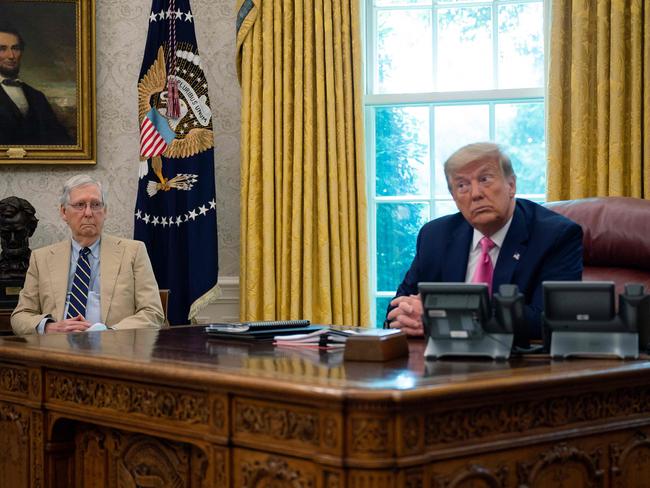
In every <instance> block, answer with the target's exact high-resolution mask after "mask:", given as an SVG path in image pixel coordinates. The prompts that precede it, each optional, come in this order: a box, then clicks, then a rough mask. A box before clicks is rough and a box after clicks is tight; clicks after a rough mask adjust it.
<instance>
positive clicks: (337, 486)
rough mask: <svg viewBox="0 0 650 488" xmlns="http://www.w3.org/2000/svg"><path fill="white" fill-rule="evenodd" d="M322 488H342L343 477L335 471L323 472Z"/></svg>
mask: <svg viewBox="0 0 650 488" xmlns="http://www.w3.org/2000/svg"><path fill="white" fill-rule="evenodd" d="M323 488H343V477H342V475H341V473H338V472H336V471H329V470H325V471H323Z"/></svg>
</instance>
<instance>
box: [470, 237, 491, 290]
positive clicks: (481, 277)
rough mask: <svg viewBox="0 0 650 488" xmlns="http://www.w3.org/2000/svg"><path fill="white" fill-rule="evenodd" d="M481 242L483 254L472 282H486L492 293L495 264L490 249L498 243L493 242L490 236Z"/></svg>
mask: <svg viewBox="0 0 650 488" xmlns="http://www.w3.org/2000/svg"><path fill="white" fill-rule="evenodd" d="M479 244H480V245H481V256H480V257H479V259H478V264H477V265H476V271H474V277H473V278H472V283H486V284H487V286H488V289H489V291H490V295H492V276H493V275H494V266H492V259H491V258H490V249H492V248H493V247H494V246H496V244H495V243H494V242H492V239H490V238H489V237H483V238H482V239H481V240H480V242H479Z"/></svg>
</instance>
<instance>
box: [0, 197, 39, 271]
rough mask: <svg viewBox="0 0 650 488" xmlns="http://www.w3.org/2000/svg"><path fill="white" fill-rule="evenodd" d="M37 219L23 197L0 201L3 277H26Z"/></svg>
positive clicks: (0, 258) (34, 211) (1, 269)
mask: <svg viewBox="0 0 650 488" xmlns="http://www.w3.org/2000/svg"><path fill="white" fill-rule="evenodd" d="M37 223H38V219H37V218H36V210H34V207H33V206H32V204H31V203H29V202H28V201H27V200H25V199H23V198H18V197H7V198H5V199H3V200H0V245H1V246H2V253H0V280H20V281H21V282H22V281H23V280H24V279H25V274H26V273H27V268H28V267H29V256H30V255H31V252H32V251H31V250H30V249H29V238H30V237H31V236H32V235H34V231H35V230H36V225H37Z"/></svg>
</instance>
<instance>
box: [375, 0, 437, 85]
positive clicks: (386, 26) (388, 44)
mask: <svg viewBox="0 0 650 488" xmlns="http://www.w3.org/2000/svg"><path fill="white" fill-rule="evenodd" d="M431 52H432V46H431V11H430V10H421V9H416V10H382V11H379V12H378V13H377V67H378V70H379V72H378V79H377V91H378V93H410V92H423V91H431V87H432V83H433V82H432V71H433V70H432V67H431V58H432V55H431Z"/></svg>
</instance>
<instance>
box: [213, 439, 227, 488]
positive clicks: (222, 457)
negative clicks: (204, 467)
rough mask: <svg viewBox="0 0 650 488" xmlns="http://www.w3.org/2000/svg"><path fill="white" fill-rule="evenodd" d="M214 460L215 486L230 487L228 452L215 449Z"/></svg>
mask: <svg viewBox="0 0 650 488" xmlns="http://www.w3.org/2000/svg"><path fill="white" fill-rule="evenodd" d="M212 459H213V463H214V479H215V485H214V486H229V482H228V479H229V476H228V451H227V450H226V449H219V448H218V449H215V450H214V453H213V456H212Z"/></svg>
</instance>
